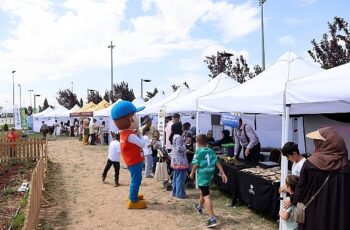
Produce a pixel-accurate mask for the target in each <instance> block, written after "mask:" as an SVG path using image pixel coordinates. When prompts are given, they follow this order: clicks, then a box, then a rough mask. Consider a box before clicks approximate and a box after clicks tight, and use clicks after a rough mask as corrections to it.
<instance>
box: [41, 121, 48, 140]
mask: <svg viewBox="0 0 350 230" xmlns="http://www.w3.org/2000/svg"><path fill="white" fill-rule="evenodd" d="M48 131H49V127H48V126H47V124H45V122H44V121H42V124H41V127H40V132H41V133H42V134H43V139H44V140H46V135H47V133H48Z"/></svg>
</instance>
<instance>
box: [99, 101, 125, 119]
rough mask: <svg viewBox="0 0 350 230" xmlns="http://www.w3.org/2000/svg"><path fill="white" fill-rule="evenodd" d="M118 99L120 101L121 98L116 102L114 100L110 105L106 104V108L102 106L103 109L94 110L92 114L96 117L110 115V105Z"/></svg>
mask: <svg viewBox="0 0 350 230" xmlns="http://www.w3.org/2000/svg"><path fill="white" fill-rule="evenodd" d="M120 101H122V100H121V99H118V100H117V101H116V102H114V103H113V104H112V105H110V106H108V107H107V108H104V109H101V110H98V111H96V112H94V116H96V117H108V116H110V115H111V109H112V107H113V106H114V105H115V104H116V103H118V102H120Z"/></svg>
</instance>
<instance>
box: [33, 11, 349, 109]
mask: <svg viewBox="0 0 350 230" xmlns="http://www.w3.org/2000/svg"><path fill="white" fill-rule="evenodd" d="M328 28H329V32H328V33H325V34H323V36H322V39H321V40H320V41H319V42H316V40H315V39H313V40H312V41H311V45H312V48H311V49H310V50H309V51H308V53H309V55H310V56H311V58H312V59H313V60H314V61H315V62H317V63H319V64H320V65H321V67H322V68H324V69H329V68H333V67H336V66H339V65H342V64H345V63H348V62H350V27H349V25H348V23H347V22H346V21H345V20H344V19H343V18H341V17H335V18H334V21H333V22H332V23H331V22H328ZM204 62H205V63H206V64H207V66H208V70H209V72H210V73H209V77H211V78H215V77H217V76H218V75H219V74H220V73H225V74H227V75H228V76H229V77H232V78H233V79H235V80H236V81H237V82H239V83H243V82H245V81H247V80H249V79H252V78H254V77H255V76H257V75H258V74H260V73H261V72H262V71H263V70H262V68H261V67H260V66H259V65H255V66H254V67H253V68H250V67H249V65H248V63H247V60H246V59H245V58H244V57H243V56H242V55H240V56H238V57H235V56H234V55H233V54H232V53H228V52H225V51H224V52H217V54H216V55H212V56H207V57H205V60H204ZM184 84H185V86H187V87H189V86H188V84H187V82H184ZM171 87H172V89H173V91H176V90H177V89H178V87H180V86H178V85H175V84H173V85H172V86H171ZM109 93H110V92H109V91H105V92H104V95H103V96H102V95H101V94H100V93H99V92H98V91H90V92H89V93H88V98H87V99H88V100H87V101H88V103H89V102H93V103H95V104H98V103H99V102H101V101H102V100H103V99H104V100H106V101H108V102H110V101H109ZM157 93H158V89H157V88H154V90H153V91H150V92H146V99H145V100H146V101H147V100H149V99H150V98H152V97H154V96H155V95H156V94H157ZM56 99H57V101H58V103H59V104H60V105H62V106H64V107H66V108H67V109H71V108H72V107H73V106H74V105H76V104H77V105H79V106H83V99H82V98H80V100H78V98H77V95H76V94H75V93H73V92H72V91H71V90H70V89H65V90H59V91H58V93H57V97H56ZM118 99H122V100H128V101H132V100H134V99H135V94H134V91H133V89H131V88H129V84H128V83H127V82H124V81H123V82H121V83H120V84H115V85H113V97H112V103H113V102H115V101H117V100H118ZM49 106H50V105H49V103H48V101H47V99H46V98H45V100H44V104H43V106H39V110H45V109H46V108H48V107H49Z"/></svg>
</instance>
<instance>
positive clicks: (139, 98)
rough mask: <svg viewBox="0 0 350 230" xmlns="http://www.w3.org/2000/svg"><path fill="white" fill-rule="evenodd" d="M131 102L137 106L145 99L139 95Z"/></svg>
mask: <svg viewBox="0 0 350 230" xmlns="http://www.w3.org/2000/svg"><path fill="white" fill-rule="evenodd" d="M132 103H133V104H134V105H135V106H136V107H139V106H141V105H142V104H144V103H145V100H144V99H143V98H141V97H138V98H135V99H134V100H133V101H132Z"/></svg>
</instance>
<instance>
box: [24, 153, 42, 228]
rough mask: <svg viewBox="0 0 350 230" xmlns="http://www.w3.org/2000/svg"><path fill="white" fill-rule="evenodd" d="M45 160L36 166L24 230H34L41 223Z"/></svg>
mask: <svg viewBox="0 0 350 230" xmlns="http://www.w3.org/2000/svg"><path fill="white" fill-rule="evenodd" d="M43 167H44V166H43V158H40V159H39V161H38V164H37V165H36V167H35V169H34V171H33V174H32V178H31V186H30V192H29V198H28V207H29V208H28V212H27V214H26V218H25V222H24V229H27V230H33V229H36V226H37V225H38V222H39V214H40V207H41V196H42V190H43V172H44V168H43Z"/></svg>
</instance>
